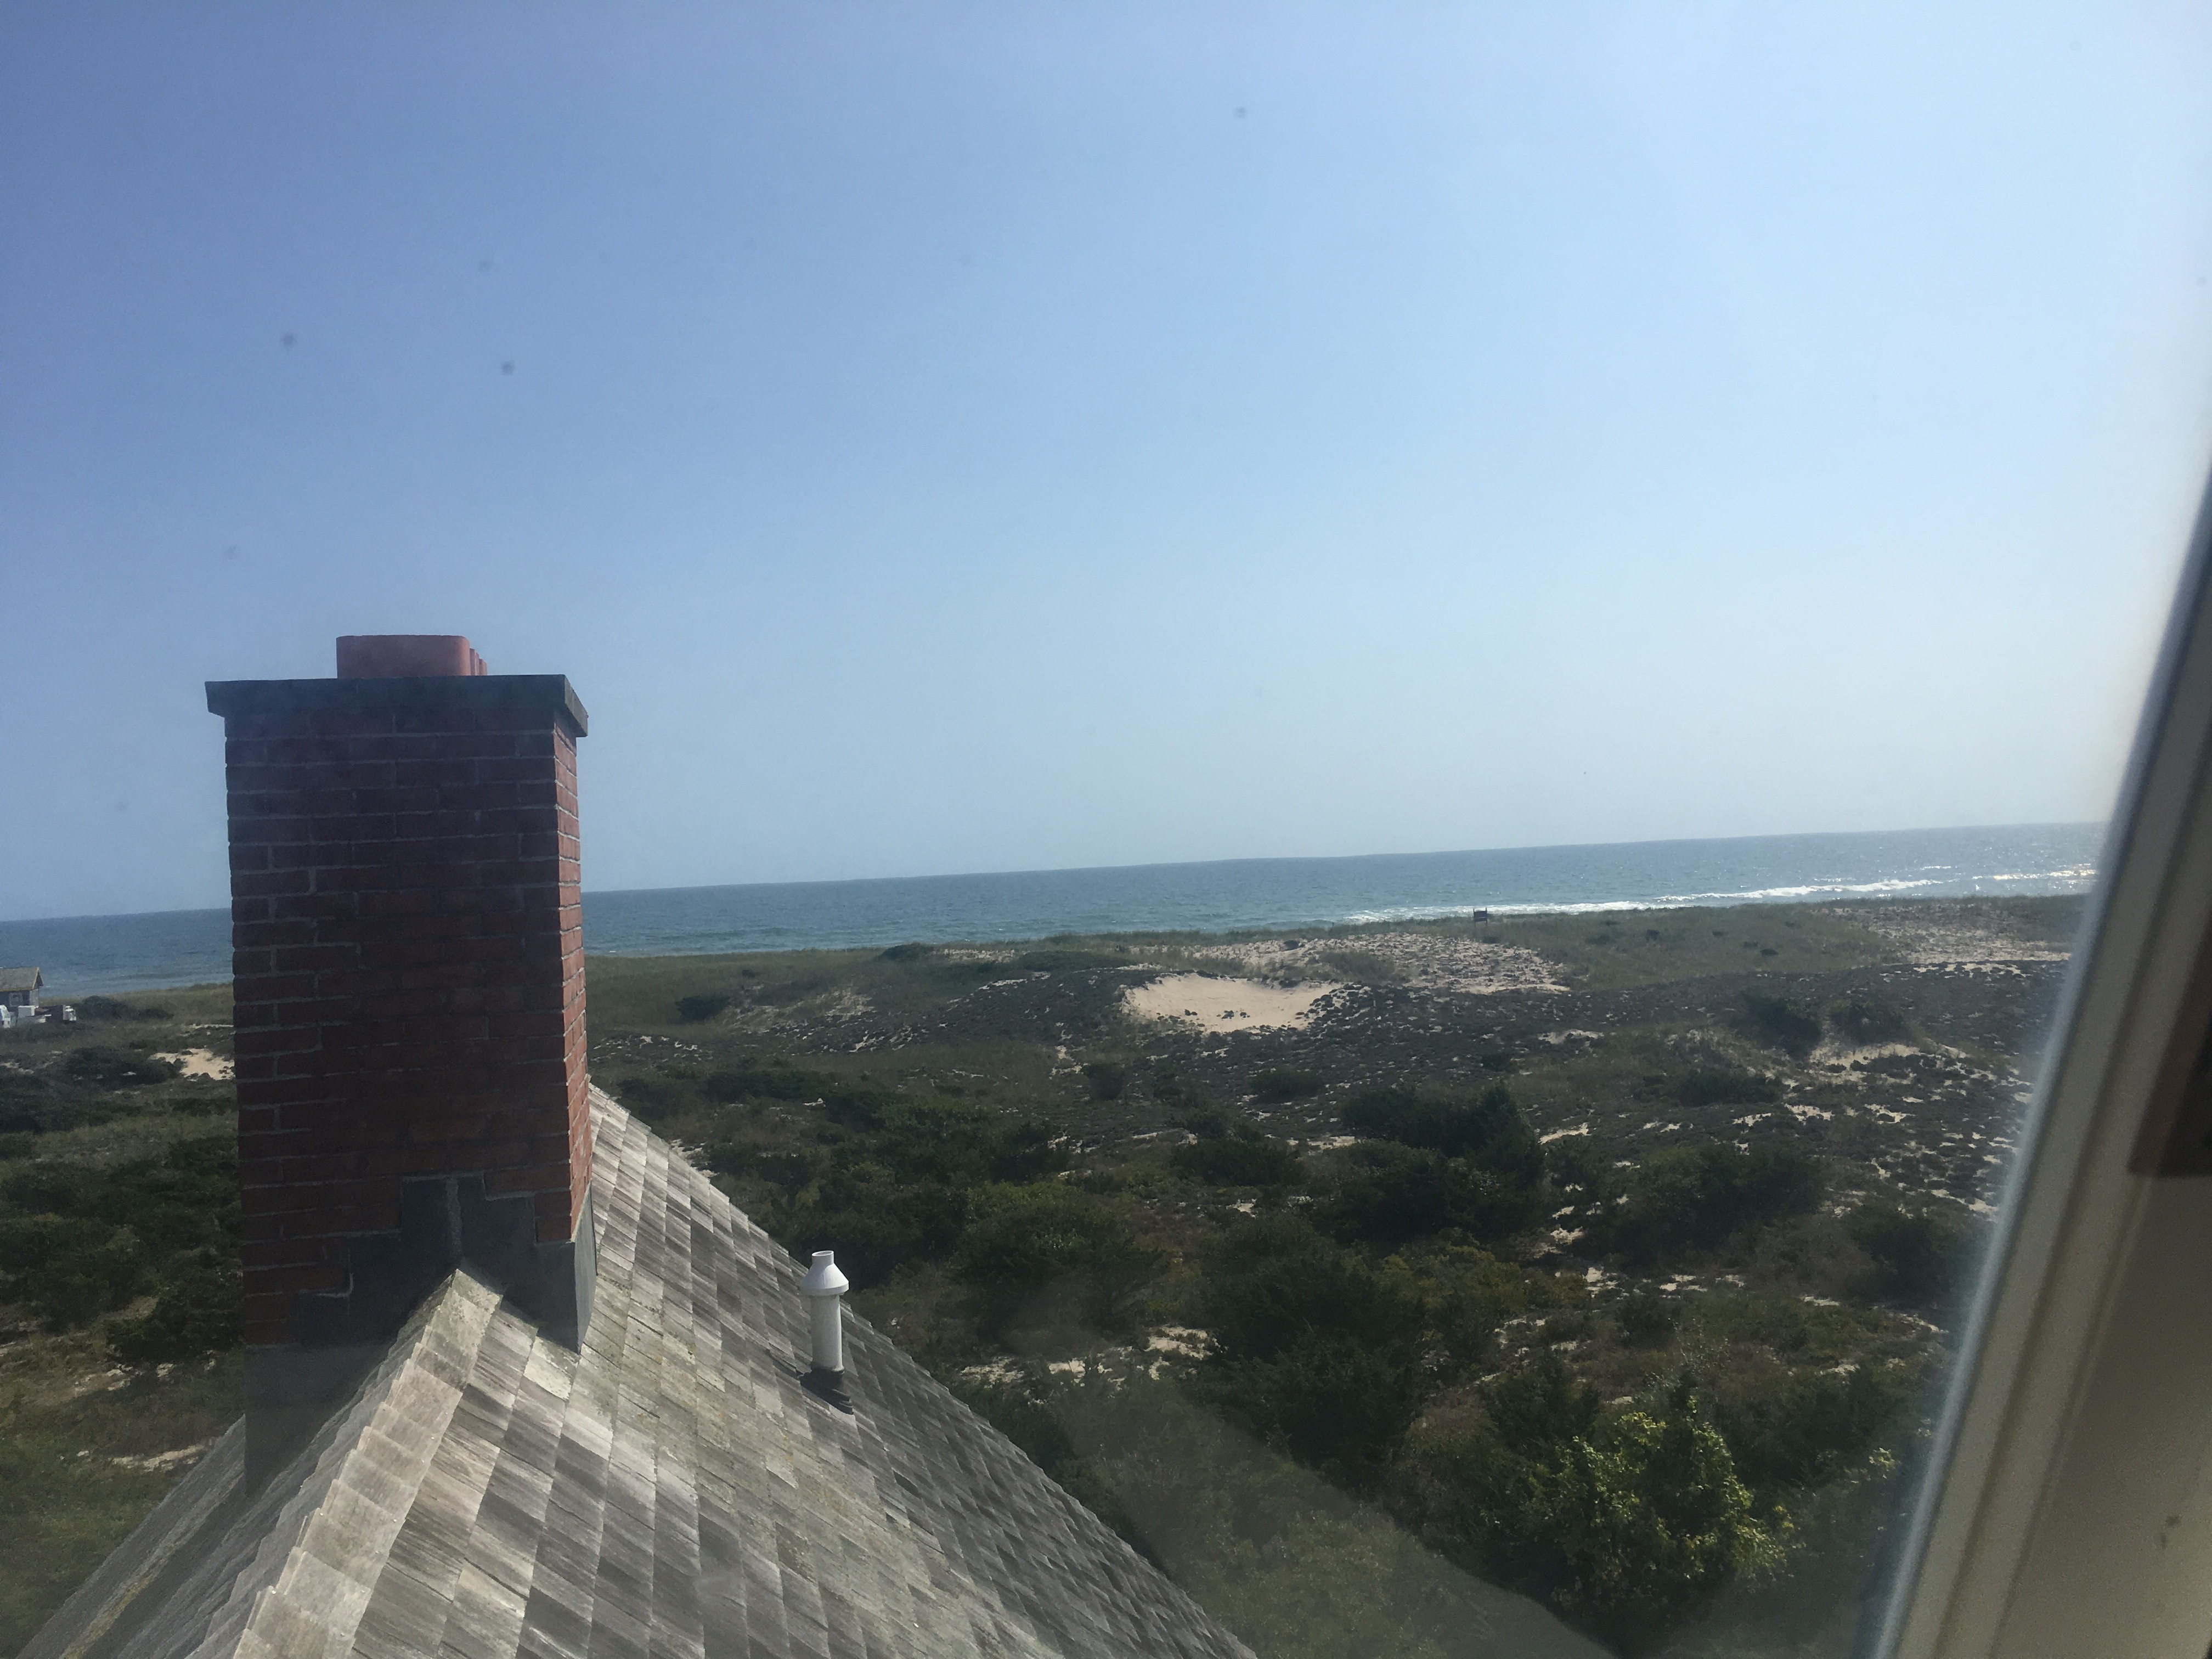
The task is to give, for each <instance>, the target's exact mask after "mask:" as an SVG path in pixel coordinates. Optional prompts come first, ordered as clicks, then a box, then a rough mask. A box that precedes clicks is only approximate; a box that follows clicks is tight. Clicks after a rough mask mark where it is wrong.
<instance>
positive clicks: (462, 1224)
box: [207, 635, 592, 1432]
mask: <svg viewBox="0 0 2212 1659" xmlns="http://www.w3.org/2000/svg"><path fill="white" fill-rule="evenodd" d="M337 659H338V678H335V679H327V680H227V681H214V682H210V684H209V685H208V688H207V691H208V708H210V710H212V711H213V712H214V713H216V714H220V715H222V717H223V726H224V736H225V739H226V754H225V758H226V763H227V769H228V788H229V814H230V868H231V943H232V946H233V951H234V957H233V973H234V987H235V992H236V997H237V1012H236V1015H235V1020H236V1028H237V1030H236V1036H237V1055H238V1059H237V1067H238V1099H239V1179H240V1187H241V1188H242V1189H243V1199H244V1210H245V1223H244V1225H245V1237H244V1245H243V1249H244V1256H245V1267H246V1342H247V1344H248V1349H249V1354H248V1379H247V1382H248V1400H249V1425H248V1427H249V1432H251V1431H252V1426H253V1425H252V1419H251V1413H252V1408H253V1407H254V1405H255V1403H256V1399H255V1397H256V1395H257V1394H258V1395H261V1396H263V1397H264V1400H265V1401H274V1402H276V1403H281V1404H285V1405H288V1406H306V1405H309V1404H312V1403H314V1402H315V1401H319V1400H321V1399H322V1398H324V1397H325V1396H326V1395H329V1393H330V1392H331V1390H332V1389H339V1388H341V1387H343V1385H344V1383H345V1382H346V1380H347V1379H348V1378H349V1377H350V1376H353V1375H356V1374H357V1372H358V1370H359V1367H360V1365H361V1364H364V1363H366V1358H367V1357H369V1356H373V1354H374V1352H375V1351H377V1350H378V1349H380V1348H381V1346H383V1345H384V1344H385V1343H386V1341H388V1340H389V1339H390V1338H391V1336H392V1334H394V1333H395V1332H396V1331H397V1330H398V1328H399V1325H400V1324H401V1322H403V1321H404V1319H405V1317H406V1316H407V1314H408V1313H409V1312H410V1310H411V1309H412V1308H413V1307H414V1306H415V1304H416V1302H418V1301H419V1300H420V1299H421V1297H422V1296H423V1295H424V1294H425V1293H426V1292H427V1291H429V1290H430V1289H431V1288H433V1287H434V1286H435V1285H437V1284H438V1283H439V1282H440V1281H441V1279H443V1278H444V1277H445V1276H446V1275H447V1273H450V1272H451V1271H452V1270H453V1267H455V1266H456V1265H458V1264H459V1262H461V1261H469V1262H470V1263H471V1265H472V1266H473V1267H476V1268H477V1270H478V1271H480V1272H482V1273H484V1274H485V1275H486V1276H487V1277H489V1278H490V1279H493V1280H494V1282H495V1283H497V1284H499V1285H501V1288H502V1289H503V1290H504V1291H506V1292H507V1296H508V1297H509V1298H510V1299H511V1300H513V1302H515V1303H516V1304H518V1305H519V1306H520V1307H522V1308H523V1309H524V1310H526V1312H528V1313H529V1314H531V1315H532V1316H534V1317H535V1318H536V1319H537V1320H538V1322H540V1325H541V1328H544V1329H545V1330H546V1331H547V1332H548V1334H552V1335H555V1336H557V1337H558V1338H560V1339H561V1340H565V1341H567V1342H568V1343H570V1344H572V1345H574V1344H575V1343H577V1342H580V1340H581V1336H582V1332H583V1328H584V1326H585V1324H586V1322H588V1320H589V1318H590V1314H591V1280H592V1228H591V1225H590V1218H591V1178H592V1140H591V1126H590V1118H589V1111H588V1107H587V1104H586V1079H585V1071H584V954H583V925H582V915H581V908H580V897H579V892H578V885H577V841H576V740H577V739H578V738H580V737H582V736H583V735H584V732H585V729H586V720H585V714H584V709H583V706H582V704H580V702H577V700H576V695H575V692H574V690H572V689H571V688H570V687H569V684H568V681H567V680H566V679H565V678H562V677H561V676H560V675H557V674H490V673H488V672H487V671H486V670H485V667H484V663H483V658H481V657H479V656H478V655H477V653H475V651H474V650H472V649H471V647H470V646H469V642H468V641H466V640H465V639H463V638H460V637H459V636H458V635H356V636H349V637H347V638H343V639H341V640H339V641H338V644H337ZM318 1353H323V1354H325V1356H326V1358H322V1359H317V1358H313V1356H315V1355H317V1354H318ZM257 1355H258V1357H259V1359H260V1362H261V1363H259V1364H256V1363H255V1358H256V1356H257Z"/></svg>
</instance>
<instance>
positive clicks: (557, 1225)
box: [24, 635, 1249, 1659]
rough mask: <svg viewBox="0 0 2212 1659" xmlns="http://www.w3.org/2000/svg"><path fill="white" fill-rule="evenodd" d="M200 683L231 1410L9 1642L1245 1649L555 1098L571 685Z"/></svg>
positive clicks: (403, 651)
mask: <svg viewBox="0 0 2212 1659" xmlns="http://www.w3.org/2000/svg"><path fill="white" fill-rule="evenodd" d="M208 703H209V707H210V708H211V709H213V710H214V711H215V712H216V713H217V714H221V715H222V717H223V720H224V723H225V732H226V744H227V759H228V781H229V815H230V851H231V867H232V870H233V872H234V875H233V886H232V893H233V905H232V918H233V920H232V933H233V941H234V948H235V981H234V983H235V991H236V1010H237V1012H236V1026H235V1038H236V1052H237V1076H238V1093H239V1110H240V1125H239V1127H240V1135H239V1150H240V1161H239V1168H240V1188H241V1199H242V1202H243V1210H244V1222H243V1234H244V1240H245V1243H244V1247H243V1255H244V1261H245V1268H246V1328H247V1350H246V1414H245V1416H244V1418H243V1419H241V1420H240V1423H239V1424H238V1425H236V1426H234V1428H232V1429H231V1431H229V1432H228V1434H226V1435H225V1436H224V1437H222V1439H221V1440H219V1441H218V1442H216V1444H215V1445H214V1447H213V1448H212V1449H210V1451H209V1452H208V1453H207V1454H206V1455H205V1456H204V1457H203V1458H202V1459H201V1460H200V1462H198V1463H197V1465H195V1466H194V1467H193V1468H192V1469H191V1471H190V1472H189V1473H188V1474H186V1475H185V1477H184V1478H183V1480H180V1481H179V1483H178V1485H177V1486H176V1487H175V1488H174V1489H173V1491H172V1492H170V1494H169V1496H168V1497H167V1498H165V1499H164V1500H163V1501H162V1503H161V1505H160V1507H159V1508H157V1509H156V1510H155V1511H154V1512H153V1514H152V1515H151V1516H149V1517H148V1518H147V1520H146V1521H145V1522H144V1523H143V1524H142V1525H141V1526H140V1527H139V1528H138V1529H137V1532H135V1533H133V1534H131V1537H130V1538H129V1539H128V1540H127V1541H125V1543H124V1544H123V1545H122V1546H121V1547H119V1548H118V1549H117V1550H116V1552H115V1553H114V1554H113V1555H112V1556H110V1557H109V1558H108V1559H107V1561H106V1563H105V1564H104V1565H102V1566H101V1567H100V1569H99V1571H97V1572H96V1573H95V1574H94V1576H93V1577H92V1578H91V1579H90V1580H89V1581H88V1582H87V1583H85V1584H84V1585H83V1586H82V1588H80V1589H79V1590H78V1591H77V1593H76V1595H75V1596H73V1597H72V1598H71V1599H70V1601H69V1602H68V1603H67V1604H66V1605H64V1607H62V1609H61V1610H60V1611H59V1612H58V1613H56V1614H55V1616H54V1618H53V1619H52V1620H51V1621H50V1622H49V1623H48V1624H47V1626H46V1628H45V1629H44V1630H43V1631H41V1632H40V1634H39V1635H38V1636H37V1637H36V1638H33V1641H32V1643H31V1644H30V1646H29V1647H28V1648H27V1649H26V1650H24V1653H25V1656H26V1659H64V1656H78V1655H82V1656H88V1659H89V1656H112V1659H185V1656H195V1659H215V1656H233V1655H236V1656H254V1659H261V1656H269V1659H276V1656H283V1659H304V1656H309V1655H316V1656H331V1659H336V1656H341V1655H350V1656H357V1659H400V1656H412V1655H441V1656H448V1659H512V1656H521V1655H531V1656H545V1659H555V1656H590V1659H633V1656H634V1659H662V1656H670V1659H674V1656H699V1659H708V1656H721V1655H732V1656H737V1655H742V1656H747V1659H864V1656H877V1655H900V1656H921V1659H929V1656H940V1655H941V1656H945V1659H951V1656H956V1655H957V1656H973V1655H979V1654H991V1655H1001V1656H1007V1659H1053V1656H1071V1659H1072V1656H1099V1659H1106V1656H1115V1659H1123V1656H1135V1655H1144V1656H1147V1659H1152V1656H1160V1659H1237V1656H1245V1659H1249V1654H1248V1653H1247V1650H1245V1649H1244V1647H1243V1645H1242V1644H1240V1643H1238V1642H1237V1640H1236V1638H1233V1637H1232V1636H1231V1635H1230V1634H1229V1633H1228V1632H1225V1631H1224V1630H1223V1629H1222V1628H1221V1627H1220V1626H1218V1625H1217V1624H1216V1623H1215V1622H1214V1621H1213V1620H1212V1619H1211V1618H1210V1617H1209V1616H1208V1615H1207V1614H1206V1613H1205V1612H1204V1611H1203V1610H1202V1609H1200V1607H1198V1606H1197V1604H1196V1603H1195V1602H1194V1601H1191V1600H1190V1598H1189V1597H1188V1596H1187V1595H1184V1594H1183V1592H1182V1590H1180V1589H1177V1588H1176V1586H1175V1585H1174V1584H1172V1583H1170V1581H1169V1580H1168V1579H1167V1578H1166V1577H1165V1576H1164V1575H1163V1574H1162V1573H1160V1572H1159V1571H1158V1570H1157V1569H1155V1568H1154V1567H1153V1566H1152V1565H1151V1564H1150V1563H1149V1562H1147V1561H1146V1560H1145V1559H1143V1558H1142V1557H1140V1556H1139V1555H1138V1554H1137V1553H1136V1552H1135V1551H1133V1550H1132V1549H1131V1548H1130V1547H1129V1546H1128V1545H1127V1544H1126V1543H1124V1542H1123V1541H1121V1538H1120V1537H1118V1536H1117V1535H1116V1534H1115V1533H1114V1532H1113V1531H1112V1529H1111V1528H1109V1527H1107V1526H1106V1525H1105V1524H1104V1523H1103V1522H1101V1521H1100V1520H1099V1519H1098V1518H1097V1516H1095V1515H1093V1514H1092V1513H1091V1511H1090V1510H1087V1509H1085V1507H1084V1506H1083V1505H1082V1504H1079V1503H1078V1502H1077V1501H1076V1500H1075V1499H1074V1498H1071V1497H1069V1496H1068V1495H1067V1493H1066V1492H1064V1491H1062V1490H1061V1489H1060V1487H1059V1486H1056V1485H1055V1484H1054V1482H1053V1481H1052V1480H1049V1479H1048V1478H1047V1476H1046V1475H1045V1474H1043V1472H1042V1470H1040V1469H1039V1468H1037V1467H1036V1465H1035V1464H1034V1463H1032V1462H1030V1460H1029V1459H1028V1458H1027V1457H1026V1456H1024V1455H1023V1454H1022V1452H1021V1451H1020V1450H1019V1449H1017V1448H1016V1447H1015V1446H1014V1445H1013V1443H1012V1442H1010V1441H1008V1440H1007V1439H1006V1438H1005V1437H1003V1436H1001V1435H1000V1434H999V1433H998V1432H997V1431H994V1430H993V1429H992V1428H990V1427H989V1426H988V1425H986V1424H985V1423H983V1422H982V1421H981V1419H978V1418H977V1417H975V1415H974V1414H973V1413H970V1412H969V1410H968V1409H967V1407H964V1406H963V1405H962V1404H961V1403H960V1402H959V1401H957V1400H956V1399H954V1398H953V1396H952V1395H951V1394H950V1393H948V1392H947V1391H946V1390H945V1389H943V1388H942V1387H940V1386H939V1384H938V1383H936V1382H935V1381H934V1380H933V1379H932V1378H931V1377H930V1376H929V1375H928V1374H927V1372H926V1371H924V1370H922V1369H921V1367H920V1366H919V1365H917V1364H915V1363H914V1362H913V1361H911V1360H910V1359H908V1358H906V1356H905V1355H903V1354H902V1353H901V1352H899V1350H898V1349H897V1348H896V1346H894V1345H893V1344H892V1343H891V1342H890V1340H887V1339H886V1338H884V1336H882V1335H880V1334H878V1333H877V1332H876V1331H874V1330H873V1329H872V1328H870V1327H869V1326H868V1324H867V1323H866V1321H864V1320H862V1319H860V1318H859V1317H857V1316H854V1315H853V1314H852V1313H850V1312H849V1311H848V1310H845V1309H844V1308H843V1307H842V1299H841V1298H840V1297H838V1296H837V1294H836V1292H837V1291H840V1290H842V1275H841V1274H838V1273H836V1268H835V1263H834V1261H832V1260H831V1259H830V1258H829V1255H826V1254H825V1255H822V1256H820V1257H819V1258H817V1262H816V1266H815V1272H814V1273H813V1275H812V1276H811V1278H805V1277H803V1274H802V1269H801V1267H800V1266H799V1263H798V1262H796V1261H793V1259H792V1258H791V1256H790V1255H788V1254H787V1252H786V1251H785V1250H784V1249H782V1247H781V1246H780V1245H779V1244H777V1243H775V1241H774V1240H772V1239H770V1238H769V1237H768V1236H767V1235H766V1234H765V1233H763V1231H761V1230H760V1229H759V1228H758V1227H757V1226H755V1225H753V1224H752V1222H751V1221H750V1220H749V1219H748V1218H746V1217H745V1216H744V1214H743V1213H742V1212H739V1211H738V1208H737V1207H736V1206H734V1205H733V1204H732V1203H731V1201H730V1200H729V1199H728V1198H727V1197H726V1196H725V1195H724V1194H722V1193H721V1192H720V1190H718V1189H717V1188H715V1187H714V1184H713V1182H711V1181H710V1180H708V1177H707V1176H706V1175H705V1174H704V1173H702V1171H700V1170H696V1169H694V1168H693V1167H692V1166H691V1164H690V1163H689V1162H688V1161H687V1160H686V1159H685V1158H684V1157H683V1155H682V1154H681V1153H680V1152H678V1150H677V1149H676V1148H674V1147H673V1146H671V1145H670V1144H669V1143H668V1142H667V1141H665V1140H663V1139H661V1138H660V1137H659V1136H658V1135H656V1134H654V1133H653V1132H652V1131H651V1130H649V1129H648V1128H647V1127H645V1126H644V1125H643V1124H641V1123H640V1122H639V1121H636V1120H635V1118H633V1117H631V1116H630V1115H629V1114H628V1113H627V1112H625V1111H624V1110H623V1109H622V1107H621V1105H620V1104H619V1103H617V1102H616V1101H615V1100H613V1099H611V1098H610V1097H608V1096H607V1095H606V1094H605V1093H603V1092H602V1091H599V1090H597V1089H595V1088H593V1087H592V1086H591V1085H590V1083H589V1081H588V1079H586V1075H585V1069H584V1061H585V1048H584V969H583V934H582V921H581V911H580V899H579V889H578V865H577V840H576V822H577V820H576V769H575V758H576V745H577V743H578V742H579V740H580V739H581V738H582V737H583V736H584V733H585V732H586V715H585V712H584V708H583V705H582V704H581V703H580V702H579V701H578V700H577V697H576V695H575V693H574V690H572V689H571V688H570V686H569V684H568V681H567V680H566V679H565V678H562V677H561V676H559V675H495V674H490V673H489V672H487V671H484V668H483V659H482V658H481V657H479V656H477V654H476V653H474V652H473V651H472V650H471V649H470V648H469V647H468V645H467V641H465V640H459V639H458V636H445V635H441V636H433V637H432V638H431V639H430V640H428V641H425V640H423V639H422V638H419V637H413V636H410V638H408V639H407V640H405V641H396V642H391V643H389V644H387V643H386V642H385V641H380V640H379V639H378V638H376V637H374V636H371V637H368V638H356V639H354V640H351V641H349V642H348V644H347V647H346V648H345V651H344V653H343V656H342V658H341V677H340V678H335V679H329V680H276V681H269V680H248V681H230V682H222V683H216V684H210V686H209V687H208Z"/></svg>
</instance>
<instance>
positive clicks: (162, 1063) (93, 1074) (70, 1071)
mask: <svg viewBox="0 0 2212 1659" xmlns="http://www.w3.org/2000/svg"><path fill="white" fill-rule="evenodd" d="M182 1069H183V1068H182V1067H180V1066H179V1065H178V1064H177V1063H176V1062H175V1061H174V1060H156V1059H155V1058H154V1057H153V1056H152V1055H151V1054H133V1053H131V1050H129V1049H127V1048H99V1047H94V1048H79V1049H77V1050H76V1051H75V1052H74V1053H72V1054H70V1057H69V1058H68V1059H67V1060H64V1061H63V1062H62V1073H63V1075H64V1076H65V1077H67V1078H68V1079H70V1081H71V1082H73V1083H87V1084H90V1085H93V1086H94V1088H99V1089H137V1088H143V1087H144V1086H145V1085H148V1084H149V1083H167V1081H168V1080H169V1079H171V1078H173V1077H175V1076H176V1075H177V1074H178V1073H179V1071H181V1070H182Z"/></svg>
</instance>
